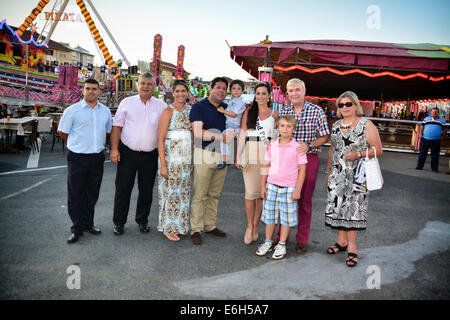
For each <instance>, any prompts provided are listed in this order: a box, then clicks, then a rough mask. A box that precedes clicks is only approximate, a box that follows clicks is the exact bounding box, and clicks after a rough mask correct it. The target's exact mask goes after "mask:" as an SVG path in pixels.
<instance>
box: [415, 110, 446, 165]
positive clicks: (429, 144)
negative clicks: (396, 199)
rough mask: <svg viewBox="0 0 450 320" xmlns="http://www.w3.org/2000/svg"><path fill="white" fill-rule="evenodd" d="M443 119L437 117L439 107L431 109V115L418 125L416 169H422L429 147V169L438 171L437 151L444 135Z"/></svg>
mask: <svg viewBox="0 0 450 320" xmlns="http://www.w3.org/2000/svg"><path fill="white" fill-rule="evenodd" d="M444 127H445V120H444V119H443V118H440V117H439V109H438V108H433V109H431V116H428V117H426V118H425V119H424V120H423V122H422V127H420V129H419V130H420V131H419V138H420V139H421V141H420V149H419V159H418V161H417V166H416V170H422V168H423V166H424V164H425V160H426V159H427V154H428V150H429V149H430V148H431V170H433V172H438V168H439V153H440V151H441V139H442V137H443V136H445V133H446V130H445V129H444Z"/></svg>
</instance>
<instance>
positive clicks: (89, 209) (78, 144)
mask: <svg viewBox="0 0 450 320" xmlns="http://www.w3.org/2000/svg"><path fill="white" fill-rule="evenodd" d="M100 93H101V91H100V88H99V84H98V82H97V81H96V80H94V79H88V80H86V82H85V84H84V87H83V96H84V99H83V100H81V101H80V102H78V103H75V104H73V105H71V106H70V107H69V108H67V109H66V110H65V111H64V114H63V116H62V118H61V121H60V122H59V126H58V134H59V135H60V136H61V137H62V138H63V139H64V140H65V141H67V148H68V149H69V152H68V154H67V193H68V197H67V198H68V201H67V202H68V206H67V208H68V212H69V216H70V219H71V220H72V223H73V225H72V227H71V232H72V233H71V235H70V237H69V239H68V240H67V242H68V243H74V242H77V241H78V239H79V236H82V235H83V231H87V232H89V233H91V234H95V235H97V234H100V233H101V230H100V229H98V228H96V227H95V226H94V208H95V204H96V202H97V199H98V196H99V192H100V185H101V183H102V178H103V163H104V161H105V155H104V154H103V150H104V149H105V142H106V135H107V134H109V133H110V132H111V128H112V118H111V112H110V111H109V109H108V107H106V106H104V105H102V104H101V103H99V102H98V100H97V99H98V96H99V95H100Z"/></svg>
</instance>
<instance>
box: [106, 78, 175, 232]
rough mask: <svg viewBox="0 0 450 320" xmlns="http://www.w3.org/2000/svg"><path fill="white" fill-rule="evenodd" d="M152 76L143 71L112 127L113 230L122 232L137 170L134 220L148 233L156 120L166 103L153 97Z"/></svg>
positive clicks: (155, 147) (153, 84)
mask: <svg viewBox="0 0 450 320" xmlns="http://www.w3.org/2000/svg"><path fill="white" fill-rule="evenodd" d="M155 86H156V83H155V79H154V78H153V76H152V75H151V73H149V72H146V73H144V74H142V75H141V76H140V77H139V80H138V93H139V94H138V95H135V96H131V97H128V98H125V99H124V100H122V102H121V103H120V105H119V108H118V109H117V112H116V114H115V116H114V122H113V127H112V131H111V153H110V158H111V161H112V162H113V163H114V164H115V165H117V173H116V193H115V196H114V218H113V221H114V234H115V235H121V234H123V232H124V226H125V223H126V222H127V217H128V210H129V208H130V198H131V192H132V190H133V186H134V180H135V177H136V173H137V174H138V188H139V193H138V202H137V207H136V222H137V224H138V225H139V230H140V231H141V232H142V233H148V232H149V231H150V228H149V227H148V215H149V214H150V208H151V205H152V200H153V197H152V195H153V184H154V182H155V177H156V172H157V169H158V162H157V161H158V150H157V146H158V123H159V117H160V116H161V113H162V111H163V110H164V109H165V108H166V107H167V104H166V103H165V102H163V101H161V100H159V99H156V98H155V97H153V90H154V89H155Z"/></svg>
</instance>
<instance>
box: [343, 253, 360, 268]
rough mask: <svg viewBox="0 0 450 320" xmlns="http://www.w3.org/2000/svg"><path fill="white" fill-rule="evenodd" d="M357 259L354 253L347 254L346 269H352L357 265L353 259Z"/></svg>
mask: <svg viewBox="0 0 450 320" xmlns="http://www.w3.org/2000/svg"><path fill="white" fill-rule="evenodd" d="M357 258H358V255H357V254H356V253H351V252H349V253H348V255H347V261H346V262H345V264H346V265H347V267H350V268H353V267H354V266H356V265H357V264H358V261H356V260H355V259H357Z"/></svg>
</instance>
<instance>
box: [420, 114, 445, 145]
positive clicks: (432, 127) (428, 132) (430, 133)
mask: <svg viewBox="0 0 450 320" xmlns="http://www.w3.org/2000/svg"><path fill="white" fill-rule="evenodd" d="M422 126H423V137H424V138H425V139H427V140H441V135H442V130H444V126H445V120H444V119H443V118H440V117H438V118H437V119H433V117H431V116H428V117H426V118H425V119H423V122H422Z"/></svg>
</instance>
